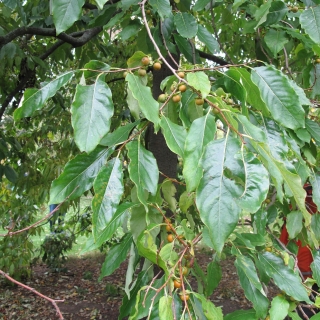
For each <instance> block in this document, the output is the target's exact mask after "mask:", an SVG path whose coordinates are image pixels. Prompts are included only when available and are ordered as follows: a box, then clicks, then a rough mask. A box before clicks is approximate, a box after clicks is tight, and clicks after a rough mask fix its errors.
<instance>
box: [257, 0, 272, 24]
mask: <svg viewBox="0 0 320 320" xmlns="http://www.w3.org/2000/svg"><path fill="white" fill-rule="evenodd" d="M271 3H272V0H268V1H266V2H265V3H264V4H262V5H261V6H259V8H258V9H257V10H256V11H255V13H254V17H255V19H256V21H257V24H256V26H255V29H256V28H258V27H259V26H260V25H261V24H262V23H264V22H265V21H266V20H267V15H268V14H269V10H270V7H271Z"/></svg>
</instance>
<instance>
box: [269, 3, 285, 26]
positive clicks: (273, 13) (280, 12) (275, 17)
mask: <svg viewBox="0 0 320 320" xmlns="http://www.w3.org/2000/svg"><path fill="white" fill-rule="evenodd" d="M287 12H288V7H287V6H286V4H285V3H284V2H282V1H273V2H272V3H271V7H270V9H269V13H268V15H267V21H266V22H265V23H264V24H263V25H264V26H266V25H267V26H270V25H272V24H276V23H278V22H279V21H280V20H281V19H282V18H283V17H284V15H285V14H286V13H287Z"/></svg>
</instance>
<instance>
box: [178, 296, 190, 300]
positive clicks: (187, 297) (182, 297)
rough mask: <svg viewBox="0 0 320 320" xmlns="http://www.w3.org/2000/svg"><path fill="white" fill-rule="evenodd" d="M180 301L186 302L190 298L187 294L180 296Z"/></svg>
mask: <svg viewBox="0 0 320 320" xmlns="http://www.w3.org/2000/svg"><path fill="white" fill-rule="evenodd" d="M180 299H181V300H182V301H188V300H189V299H190V296H189V295H188V294H180Z"/></svg>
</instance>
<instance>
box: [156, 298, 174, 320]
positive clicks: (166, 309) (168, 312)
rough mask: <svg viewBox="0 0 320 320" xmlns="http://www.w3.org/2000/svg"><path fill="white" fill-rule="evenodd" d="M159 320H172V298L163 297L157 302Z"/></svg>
mask: <svg viewBox="0 0 320 320" xmlns="http://www.w3.org/2000/svg"><path fill="white" fill-rule="evenodd" d="M159 317H160V320H173V310H172V297H170V296H163V297H161V298H160V301H159Z"/></svg>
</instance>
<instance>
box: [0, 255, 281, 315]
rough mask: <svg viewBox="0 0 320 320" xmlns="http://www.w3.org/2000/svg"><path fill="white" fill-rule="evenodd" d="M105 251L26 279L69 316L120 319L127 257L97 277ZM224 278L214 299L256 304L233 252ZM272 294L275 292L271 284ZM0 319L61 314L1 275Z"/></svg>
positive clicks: (203, 260) (38, 269)
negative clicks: (244, 287) (247, 293)
mask: <svg viewBox="0 0 320 320" xmlns="http://www.w3.org/2000/svg"><path fill="white" fill-rule="evenodd" d="M210 259H211V254H210V252H199V253H198V254H197V261H198V263H199V264H200V265H203V266H206V265H207V264H208V263H209V262H210ZM102 262H103V256H102V255H101V254H95V255H87V256H84V257H81V258H79V257H77V258H75V257H74V258H72V257H71V258H69V259H68V262H67V264H66V265H65V267H66V268H65V270H64V271H63V272H60V273H52V272H51V271H50V269H49V268H47V266H46V265H44V264H38V265H36V266H35V267H34V268H33V276H32V279H30V280H27V281H25V284H27V285H28V286H30V287H32V288H34V289H35V290H37V291H39V292H41V293H43V294H45V295H47V296H49V297H50V298H54V299H64V300H65V302H62V303H59V307H60V310H61V312H62V314H63V316H64V318H65V320H75V319H77V320H82V319H83V320H96V319H106V320H117V319H118V315H119V307H120V305H121V300H122V296H123V294H124V293H123V290H122V288H123V287H124V280H125V274H126V267H127V265H126V262H124V263H123V264H122V265H121V267H120V268H119V269H118V270H117V271H116V272H115V273H114V274H113V275H111V276H109V277H106V278H104V279H103V280H102V281H101V282H98V277H99V272H100V267H101V264H102ZM222 267H223V272H224V274H223V278H222V280H221V282H220V284H219V287H218V288H217V289H216V290H215V292H214V294H213V295H212V296H211V297H210V299H211V300H212V301H213V302H214V304H215V305H216V306H221V307H222V309H223V313H224V314H227V313H230V312H232V311H235V310H238V309H247V308H250V307H251V304H250V302H249V301H247V300H246V298H245V296H244V294H243V290H242V289H241V287H240V285H239V281H238V277H237V274H236V270H235V267H234V264H233V261H232V260H231V258H227V259H225V260H223V261H222ZM269 293H270V294H274V293H275V289H274V288H271V292H269ZM0 319H1V320H2V319H3V320H13V319H17V320H18V319H19V320H20V319H21V320H24V319H28V320H31V319H46V320H51V319H52V320H56V319H58V316H57V314H56V311H55V309H54V307H53V306H52V304H50V303H49V302H47V301H45V300H43V299H42V298H40V297H39V296H36V295H35V294H33V293H31V292H30V291H27V290H25V289H23V288H21V287H12V286H8V285H7V284H6V283H5V281H3V279H0Z"/></svg>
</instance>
